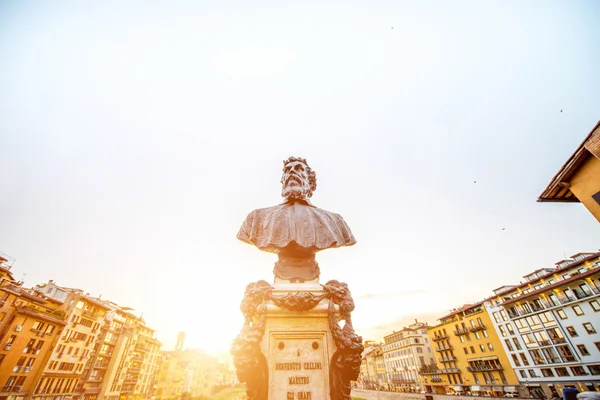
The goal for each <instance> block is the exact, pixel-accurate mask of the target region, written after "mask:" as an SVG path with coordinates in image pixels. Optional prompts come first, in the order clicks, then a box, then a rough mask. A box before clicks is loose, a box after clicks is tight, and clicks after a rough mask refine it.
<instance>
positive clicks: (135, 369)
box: [129, 367, 142, 374]
mask: <svg viewBox="0 0 600 400" xmlns="http://www.w3.org/2000/svg"><path fill="white" fill-rule="evenodd" d="M141 370H142V368H141V367H129V372H131V373H134V374H139V373H140V372H141Z"/></svg>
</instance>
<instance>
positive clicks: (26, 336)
mask: <svg viewBox="0 0 600 400" xmlns="http://www.w3.org/2000/svg"><path fill="white" fill-rule="evenodd" d="M21 284H22V282H17V281H15V279H14V278H13V276H12V274H11V272H10V270H9V268H8V267H7V266H6V260H5V259H4V258H0V399H13V400H21V399H25V398H29V397H30V394H31V392H33V390H34V389H35V387H36V385H37V383H38V381H39V376H40V375H41V373H42V371H43V369H44V366H45V365H46V363H47V361H48V359H49V357H50V354H51V353H52V349H53V348H54V347H55V345H56V343H57V342H58V340H59V339H58V338H59V337H60V336H61V333H62V330H63V328H64V326H65V324H66V321H65V318H64V316H65V313H64V312H63V311H57V306H58V304H57V303H56V302H52V301H48V299H46V298H44V297H43V296H39V295H36V294H32V293H30V292H29V290H27V289H24V288H22V287H21ZM75 383H76V381H75V380H74V379H71V380H70V381H68V382H65V385H67V386H72V387H74V386H75Z"/></svg>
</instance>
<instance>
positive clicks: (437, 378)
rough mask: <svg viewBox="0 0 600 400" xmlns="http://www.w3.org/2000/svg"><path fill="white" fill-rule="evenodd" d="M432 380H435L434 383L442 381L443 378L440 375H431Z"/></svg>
mask: <svg viewBox="0 0 600 400" xmlns="http://www.w3.org/2000/svg"><path fill="white" fill-rule="evenodd" d="M431 382H433V383H440V382H442V378H441V377H439V376H432V377H431Z"/></svg>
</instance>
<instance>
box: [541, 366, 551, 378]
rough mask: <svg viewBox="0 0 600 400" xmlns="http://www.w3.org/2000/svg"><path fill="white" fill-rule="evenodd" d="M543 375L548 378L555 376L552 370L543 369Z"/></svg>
mask: <svg viewBox="0 0 600 400" xmlns="http://www.w3.org/2000/svg"><path fill="white" fill-rule="evenodd" d="M541 371H542V375H544V376H545V377H546V378H548V377H551V376H554V372H552V368H542V369H541Z"/></svg>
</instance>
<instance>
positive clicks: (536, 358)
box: [529, 349, 546, 365]
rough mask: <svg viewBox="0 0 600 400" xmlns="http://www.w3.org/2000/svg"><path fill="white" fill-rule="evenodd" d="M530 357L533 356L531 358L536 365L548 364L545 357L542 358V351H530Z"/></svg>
mask: <svg viewBox="0 0 600 400" xmlns="http://www.w3.org/2000/svg"><path fill="white" fill-rule="evenodd" d="M529 355H530V356H531V358H533V362H534V363H535V364H536V365H539V364H546V362H545V361H544V357H543V356H542V352H541V351H540V350H538V349H535V350H529Z"/></svg>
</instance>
